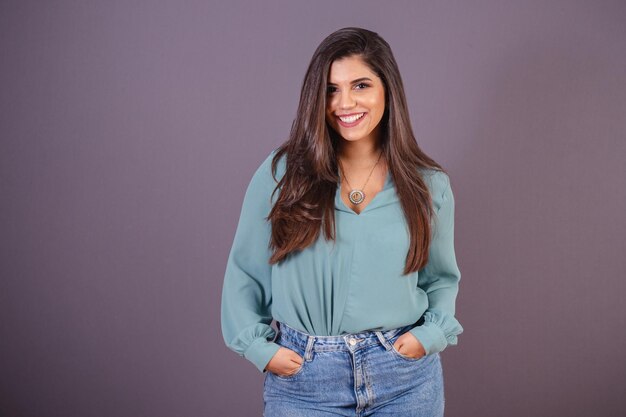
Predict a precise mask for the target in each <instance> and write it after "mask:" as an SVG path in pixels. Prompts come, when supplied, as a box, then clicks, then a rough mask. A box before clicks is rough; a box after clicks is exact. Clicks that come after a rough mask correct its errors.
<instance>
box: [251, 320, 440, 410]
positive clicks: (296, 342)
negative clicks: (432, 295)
mask: <svg viewBox="0 0 626 417" xmlns="http://www.w3.org/2000/svg"><path fill="white" fill-rule="evenodd" d="M278 326H279V331H278V334H277V336H276V340H275V342H276V343H277V344H279V345H280V346H283V347H286V348H289V349H291V350H293V351H295V352H296V353H298V354H299V355H300V356H302V357H303V359H304V360H303V362H302V365H301V366H300V368H299V370H298V371H297V372H296V373H294V374H293V375H289V376H280V375H277V374H274V373H272V372H269V371H267V372H266V374H265V383H264V389H263V400H264V407H265V408H264V413H263V416H264V417H295V416H298V417H330V416H350V417H362V416H374V417H440V416H443V412H444V402H445V400H444V390H443V388H444V387H443V372H442V366H441V359H440V356H439V353H438V352H436V353H432V354H428V355H426V356H423V357H421V358H419V359H414V358H410V357H407V356H404V355H402V354H400V353H399V352H398V351H397V350H396V349H395V348H394V347H393V343H394V342H395V341H396V340H397V339H398V338H399V337H400V336H401V335H402V334H404V333H405V332H407V331H408V330H409V329H411V327H412V326H411V325H409V326H405V327H399V328H396V329H392V330H386V331H365V332H361V333H354V334H344V335H341V336H313V335H309V334H307V333H303V332H301V331H299V330H296V329H294V328H291V327H289V326H288V325H286V324H284V323H281V322H278Z"/></svg>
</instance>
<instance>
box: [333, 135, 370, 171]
mask: <svg viewBox="0 0 626 417" xmlns="http://www.w3.org/2000/svg"><path fill="white" fill-rule="evenodd" d="M380 152H381V149H379V146H378V144H377V143H376V142H373V141H369V142H365V141H363V140H359V141H356V142H350V141H347V140H342V141H341V143H340V145H339V148H338V150H337V156H338V157H339V158H341V161H342V162H343V163H345V164H347V165H349V166H352V167H354V168H357V169H358V168H366V167H371V166H372V162H375V161H376V160H377V159H378V156H379V155H380Z"/></svg>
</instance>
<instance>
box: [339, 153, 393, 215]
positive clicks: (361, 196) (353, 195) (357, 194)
mask: <svg viewBox="0 0 626 417" xmlns="http://www.w3.org/2000/svg"><path fill="white" fill-rule="evenodd" d="M382 155H383V153H382V151H381V152H380V155H378V159H377V160H376V163H375V164H374V166H373V167H372V170H371V171H370V174H369V175H368V176H367V179H366V180H365V184H363V187H361V188H360V189H359V188H352V186H351V185H350V182H349V181H348V178H346V176H345V172H344V169H343V165H342V164H341V159H339V158H337V159H338V161H339V167H340V168H341V171H342V173H343V174H344V176H343V177H344V178H345V179H346V183H347V184H348V187H350V188H352V190H350V194H349V195H348V198H349V199H350V201H351V202H352V203H353V204H361V203H362V202H363V200H365V193H364V192H363V189H364V188H365V186H366V185H367V182H368V181H369V180H370V177H371V176H372V172H374V168H376V165H378V161H380V157H381V156H382Z"/></svg>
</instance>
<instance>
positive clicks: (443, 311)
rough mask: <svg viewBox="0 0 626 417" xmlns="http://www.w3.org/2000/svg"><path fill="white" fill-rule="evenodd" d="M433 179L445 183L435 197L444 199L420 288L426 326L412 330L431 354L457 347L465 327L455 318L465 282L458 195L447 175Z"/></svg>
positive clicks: (422, 272)
mask: <svg viewBox="0 0 626 417" xmlns="http://www.w3.org/2000/svg"><path fill="white" fill-rule="evenodd" d="M433 180H434V181H439V180H440V181H442V182H443V183H445V184H444V185H443V187H442V188H443V193H442V194H441V195H440V196H434V197H433V198H440V199H441V200H440V201H441V203H440V205H439V208H438V210H437V211H436V213H437V215H436V222H435V225H434V233H433V238H432V241H431V244H430V248H429V255H428V256H429V258H428V263H427V264H426V265H425V266H424V268H422V270H420V271H418V274H419V275H418V286H419V287H420V288H421V289H423V290H424V291H425V292H426V294H427V296H428V309H427V310H426V312H425V313H424V316H423V317H424V323H423V324H422V325H421V326H417V327H414V328H412V329H411V330H410V332H411V333H412V334H413V335H414V336H415V337H416V338H417V339H418V340H419V341H420V342H421V343H422V345H423V346H424V349H425V350H426V353H427V354H431V353H435V352H440V351H442V350H444V349H445V348H446V346H448V345H456V344H457V335H459V334H461V333H462V332H463V327H462V326H461V324H460V323H459V322H458V320H457V319H456V318H455V317H454V314H455V302H456V296H457V293H458V289H459V280H460V279H461V273H460V271H459V268H458V266H457V263H456V256H455V252H454V195H453V194H452V189H451V187H450V178H449V177H448V176H447V175H446V174H443V173H440V174H439V178H437V179H433ZM435 188H437V187H435Z"/></svg>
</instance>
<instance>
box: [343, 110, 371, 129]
mask: <svg viewBox="0 0 626 417" xmlns="http://www.w3.org/2000/svg"><path fill="white" fill-rule="evenodd" d="M365 114H366V113H365V112H363V113H358V114H353V115H351V116H347V117H341V116H337V120H338V121H339V124H340V125H341V126H344V127H352V126H356V125H357V124H359V122H360V121H361V119H363V116H364V115H365Z"/></svg>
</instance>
